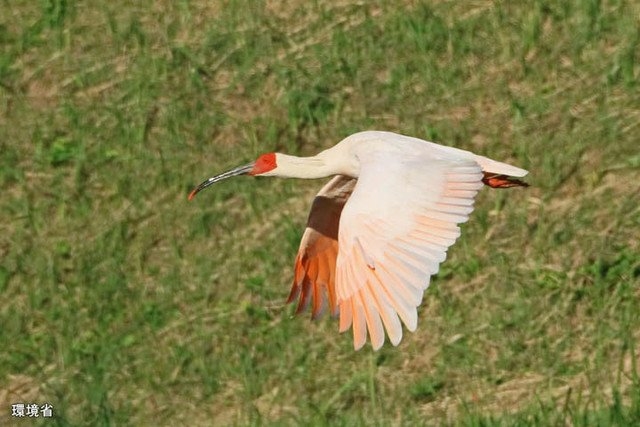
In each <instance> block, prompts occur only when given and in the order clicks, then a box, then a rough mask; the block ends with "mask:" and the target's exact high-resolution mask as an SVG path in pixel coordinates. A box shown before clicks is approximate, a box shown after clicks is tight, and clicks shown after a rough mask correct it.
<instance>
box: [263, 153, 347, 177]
mask: <svg viewBox="0 0 640 427" xmlns="http://www.w3.org/2000/svg"><path fill="white" fill-rule="evenodd" d="M276 165H277V166H276V168H275V169H274V170H273V171H272V172H273V173H271V172H268V173H266V174H264V176H269V175H271V176H280V177H283V178H305V179H314V178H324V177H327V176H331V175H335V174H337V173H339V172H338V171H336V170H335V167H333V166H332V165H329V164H327V162H325V160H324V159H323V158H322V157H321V156H312V157H297V156H290V155H287V154H281V153H276Z"/></svg>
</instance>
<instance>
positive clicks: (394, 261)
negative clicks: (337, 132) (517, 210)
mask: <svg viewBox="0 0 640 427" xmlns="http://www.w3.org/2000/svg"><path fill="white" fill-rule="evenodd" d="M527 173H528V172H527V171H526V170H524V169H520V168H518V167H515V166H511V165H508V164H506V163H501V162H497V161H495V160H491V159H489V158H486V157H482V156H478V155H476V154H473V153H471V152H469V151H464V150H460V149H456V148H453V147H447V146H443V145H439V144H435V143H433V142H428V141H424V140H421V139H418V138H412V137H408V136H404V135H399V134H395V133H391V132H381V131H366V132H359V133H356V134H353V135H351V136H349V137H347V138H345V139H343V140H342V141H340V142H339V143H338V144H336V145H335V146H333V147H332V148H329V149H327V150H325V151H323V152H321V153H319V154H318V155H316V156H312V157H296V156H290V155H286V154H281V153H267V154H263V155H261V156H260V157H258V159H257V160H256V161H255V162H253V163H250V164H247V165H243V166H240V167H237V168H235V169H232V170H230V171H228V172H225V173H222V174H220V175H216V176H214V177H212V178H209V179H207V180H206V181H204V182H203V183H202V184H200V185H199V186H198V187H196V188H195V189H194V190H193V191H192V192H191V193H190V194H189V200H191V199H193V197H194V196H195V195H196V193H198V192H199V191H200V190H202V189H204V188H206V187H208V186H210V185H212V184H214V183H216V182H218V181H220V180H223V179H226V178H229V177H232V176H237V175H252V176H280V177H286V178H308V179H310V178H324V177H327V176H334V175H335V177H334V178H333V179H331V180H330V181H329V182H328V183H327V184H326V185H325V186H324V187H323V188H322V189H321V190H320V192H319V193H318V195H317V196H316V197H315V199H314V201H313V204H312V206H311V211H310V213H309V219H308V221H307V228H306V230H305V232H304V234H303V236H302V240H301V242H300V248H299V250H298V254H297V256H296V261H295V269H294V280H293V286H292V288H291V292H290V294H289V298H288V301H287V302H293V301H295V300H296V299H298V307H297V310H296V312H301V311H303V310H304V309H305V308H306V307H307V306H308V305H309V304H311V313H312V316H313V317H314V318H315V317H318V316H319V315H320V314H321V313H322V312H323V311H324V310H325V309H328V310H329V311H330V312H331V313H332V314H335V315H339V316H340V322H339V325H340V326H339V328H340V332H343V331H346V330H348V329H349V327H351V328H352V330H353V344H354V348H355V349H356V350H359V349H360V348H362V346H363V345H364V344H365V342H366V339H367V334H368V335H369V339H370V340H371V344H372V346H373V348H374V350H377V349H379V348H380V347H382V345H383V344H384V340H385V331H386V336H388V338H389V341H390V342H391V344H393V345H394V346H395V345H398V343H399V342H400V340H401V339H402V325H401V322H402V323H404V325H405V327H406V328H407V329H408V330H410V331H415V329H416V327H417V321H418V320H417V307H418V306H419V305H420V303H421V302H422V295H423V293H424V291H425V289H426V288H427V287H428V286H429V280H430V278H431V276H432V275H434V274H436V273H437V272H438V268H439V265H440V263H441V262H443V261H444V260H445V258H446V256H447V249H448V248H449V246H451V245H453V243H454V242H455V241H456V239H457V238H458V237H459V236H460V228H459V227H458V224H460V223H462V222H465V221H467V219H468V218H469V214H470V213H471V211H472V210H473V201H474V198H475V196H476V193H477V192H478V190H480V188H482V186H483V185H488V186H490V187H494V188H507V187H514V186H526V185H527V184H526V183H524V182H522V181H520V180H518V179H515V178H512V177H522V176H525V175H526V174H527Z"/></svg>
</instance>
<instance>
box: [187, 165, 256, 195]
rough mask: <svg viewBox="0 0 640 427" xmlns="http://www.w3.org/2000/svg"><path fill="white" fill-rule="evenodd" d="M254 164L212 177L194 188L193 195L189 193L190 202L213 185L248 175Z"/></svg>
mask: <svg viewBox="0 0 640 427" xmlns="http://www.w3.org/2000/svg"><path fill="white" fill-rule="evenodd" d="M254 164H255V163H249V164H247V165H244V166H238V167H237V168H234V169H231V170H230V171H226V172H224V173H221V174H220V175H216V176H212V177H211V178H209V179H207V180H206V181H203V182H202V183H201V184H200V185H198V186H197V187H196V188H194V189H193V191H192V192H191V193H189V200H191V199H193V198H194V197H195V196H196V194H198V193H199V192H200V191H202V190H204V189H205V188H207V187H208V186H210V185H211V184H215V183H216V182H218V181H222V180H223V179H227V178H231V177H232V176H238V175H246V174H248V173H249V172H251V170H252V169H253V166H254Z"/></svg>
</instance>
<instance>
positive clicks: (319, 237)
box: [287, 175, 356, 318]
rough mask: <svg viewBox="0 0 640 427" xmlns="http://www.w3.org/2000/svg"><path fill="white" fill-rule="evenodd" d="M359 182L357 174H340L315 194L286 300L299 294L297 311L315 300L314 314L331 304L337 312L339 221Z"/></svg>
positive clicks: (332, 312)
mask: <svg viewBox="0 0 640 427" xmlns="http://www.w3.org/2000/svg"><path fill="white" fill-rule="evenodd" d="M355 184H356V180H355V179H354V178H349V177H346V176H342V175H338V176H336V177H334V178H332V179H331V181H329V182H328V183H327V184H326V185H325V186H324V187H322V190H320V192H319V193H318V194H317V195H316V197H315V199H314V200H313V204H312V205H311V211H310V212H309V219H308V220H307V228H306V229H305V231H304V234H303V236H302V240H301V241H300V249H299V250H298V255H297V257H296V263H295V274H294V280H293V286H292V287H291V293H290V294H289V298H288V299H287V302H288V303H290V302H292V301H294V300H295V299H296V298H299V302H298V307H297V309H296V313H300V312H301V311H303V310H304V309H305V308H306V307H307V306H308V305H309V302H311V303H312V309H311V313H312V316H313V318H316V317H318V316H319V315H320V314H321V313H322V312H323V310H324V308H325V307H326V306H327V305H328V306H329V310H330V312H331V314H334V315H335V314H337V310H338V306H337V302H336V293H335V271H336V259H337V256H338V224H339V222H340V214H341V213H342V208H343V207H344V204H345V203H346V202H347V199H348V198H349V196H350V195H351V192H352V191H353V188H354V186H355Z"/></svg>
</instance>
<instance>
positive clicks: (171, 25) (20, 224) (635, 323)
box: [0, 0, 640, 426]
mask: <svg viewBox="0 0 640 427" xmlns="http://www.w3.org/2000/svg"><path fill="white" fill-rule="evenodd" d="M1 8H2V13H1V14H0V184H1V186H2V191H3V195H2V198H1V199H0V215H1V217H0V218H1V221H0V424H1V425H16V426H26V425H33V424H36V425H43V426H49V425H56V426H84V425H92V426H100V425H102V426H106V425H114V426H115V425H118V426H120V425H135V426H144V425H166V426H175V425H193V426H205V425H345V426H352V425H379V426H387V425H467V426H510V425H522V426H524V425H539V426H546V425H576V426H590V425H601V426H607V425H639V424H640V378H639V374H638V371H639V370H640V360H639V359H640V242H639V241H640V150H639V147H640V29H639V28H640V3H639V2H637V1H634V0H602V1H600V0H576V1H573V2H569V1H561V0H557V1H554V0H548V1H544V0H540V1H530V2H509V1H496V2H491V1H484V0H474V1H470V2H457V1H433V2H426V3H421V2H414V1H406V2H404V4H402V5H401V4H400V2H391V1H389V2H380V3H377V4H373V3H369V2H365V1H357V2H346V1H339V2H331V3H329V2H327V3H325V2H303V1H297V2H277V1H248V2H245V1H233V0H229V1H205V0H193V1H189V0H180V1H168V0H160V1H155V2H151V1H147V2H133V5H132V4H130V3H129V2H124V1H120V0H115V1H111V2H107V1H88V2H72V1H66V0H41V1H24V0H18V1H5V2H2V6H1ZM365 129H380V130H392V131H396V132H400V133H404V134H409V135H412V136H417V137H422V138H425V139H430V140H433V141H436V142H440V143H443V144H447V145H453V146H456V147H459V148H463V149H468V150H472V151H474V152H476V153H478V154H482V155H486V156H490V157H493V158H495V159H498V160H503V161H507V162H511V163H513V164H515V165H519V166H521V167H524V168H527V169H529V170H530V171H531V173H530V176H529V177H528V181H529V183H530V184H531V187H530V188H528V189H526V190H522V189H514V190H510V191H492V190H488V189H486V190H483V191H482V192H481V194H480V195H479V197H478V200H477V202H476V211H475V212H474V213H473V214H472V219H471V221H470V222H469V223H467V224H465V225H464V226H463V236H462V238H461V239H460V240H459V241H458V243H457V244H456V245H455V246H454V247H453V248H451V250H450V252H449V257H448V260H447V261H446V263H445V264H443V266H442V268H441V272H440V274H439V275H438V276H437V277H435V278H434V280H433V281H432V285H431V287H430V288H429V290H428V291H427V292H426V294H425V299H424V302H423V305H422V306H421V307H420V309H419V316H420V317H419V327H418V330H417V332H415V333H413V334H411V333H408V334H407V335H406V337H405V339H404V340H403V342H402V343H401V345H400V346H399V347H397V348H393V347H391V346H390V345H388V344H387V345H386V346H385V347H383V349H382V350H381V351H379V352H375V353H374V352H372V350H371V347H370V346H369V345H367V346H366V347H365V348H364V349H363V350H362V351H360V352H357V353H356V352H354V351H353V348H352V342H351V336H350V335H349V334H345V335H340V334H338V333H337V329H338V325H337V322H336V321H334V320H332V319H326V318H325V319H321V320H319V321H311V320H310V319H309V318H308V316H298V317H292V312H293V307H291V306H285V305H284V300H285V299H286V296H287V294H288V291H289V285H290V281H291V280H292V266H293V259H294V256H295V252H296V250H297V245H298V241H299V239H300V236H301V233H302V230H303V227H304V223H305V221H306V215H307V211H308V207H309V205H310V202H311V199H312V197H313V195H314V194H315V192H316V191H317V190H318V189H319V188H320V186H321V185H322V182H323V181H304V182H303V181H291V180H277V179H266V178H265V179H253V178H238V179H235V180H230V181H228V182H225V183H224V184H220V185H218V186H217V187H216V188H215V189H211V190H208V191H207V192H205V193H203V194H202V195H201V196H198V198H197V199H195V200H194V201H193V202H190V203H188V202H187V200H186V196H187V194H188V191H189V190H190V189H191V188H192V186H193V185H195V184H197V183H198V182H200V181H201V180H202V179H203V178H206V177H207V176H209V175H210V174H212V173H214V172H219V171H223V170H225V169H226V168H229V167H232V166H236V165H239V164H243V163H246V162H248V161H250V160H252V159H253V158H255V157H256V156H257V155H258V154H260V153H263V152H269V151H282V152H287V153H291V154H298V155H310V154H315V153H316V152H317V151H319V150H321V149H324V148H327V147H329V146H331V145H333V144H335V143H336V142H338V141H339V140H340V139H342V138H343V137H345V136H347V135H349V134H351V133H353V132H356V131H360V130H365ZM19 402H23V403H37V404H44V403H46V402H48V403H50V404H51V405H52V406H53V411H54V417H53V418H51V419H42V418H40V419H38V420H34V419H17V418H15V417H12V416H11V405H12V404H13V403H19Z"/></svg>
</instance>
